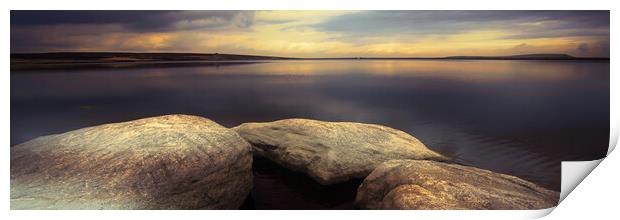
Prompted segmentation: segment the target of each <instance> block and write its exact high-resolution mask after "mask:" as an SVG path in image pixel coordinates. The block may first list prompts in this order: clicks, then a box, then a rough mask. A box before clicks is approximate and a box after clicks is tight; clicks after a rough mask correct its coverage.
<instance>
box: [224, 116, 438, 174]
mask: <svg viewBox="0 0 620 220" xmlns="http://www.w3.org/2000/svg"><path fill="white" fill-rule="evenodd" d="M233 130H235V131H237V132H238V133H239V134H240V135H241V137H243V138H244V139H245V140H247V141H248V142H250V144H252V146H253V150H254V153H255V155H258V156H262V157H265V158H268V159H270V160H272V161H274V162H276V163H278V164H279V165H281V166H283V167H286V168H288V169H290V170H293V171H300V172H305V173H307V174H308V175H309V176H310V177H312V178H313V179H314V180H315V181H317V182H318V183H320V184H323V185H328V184H333V183H338V182H343V181H346V180H349V179H355V178H364V177H366V175H368V174H369V173H370V172H372V170H374V169H375V167H377V166H378V165H379V164H381V163H383V162H384V161H387V160H391V159H429V160H439V161H444V160H448V159H447V158H446V157H444V156H442V155H440V154H438V153H436V152H434V151H432V150H429V149H428V148H426V146H424V144H422V142H420V141H419V140H418V139H416V138H414V137H412V136H411V135H409V134H407V133H405V132H402V131H399V130H396V129H392V128H388V127H385V126H380V125H373V124H362V123H352V122H324V121H316V120H308V119H286V120H280V121H274V122H267V123H244V124H241V125H239V126H237V127H234V128H233Z"/></svg>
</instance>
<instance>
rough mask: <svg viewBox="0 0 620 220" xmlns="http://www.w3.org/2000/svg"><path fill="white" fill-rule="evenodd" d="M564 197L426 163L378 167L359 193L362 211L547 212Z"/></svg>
mask: <svg viewBox="0 0 620 220" xmlns="http://www.w3.org/2000/svg"><path fill="white" fill-rule="evenodd" d="M558 199H559V193H558V192H556V191H551V190H547V189H545V188H542V187H539V186H537V185H536V184H534V183H531V182H528V181H525V180H522V179H519V178H517V177H514V176H509V175H505V174H499V173H494V172H491V171H488V170H483V169H478V168H473V167H467V166H462V165H457V164H448V163H442V162H434V161H420V160H392V161H388V162H385V163H383V164H381V166H379V167H377V169H375V170H374V171H373V172H372V173H371V174H370V175H369V176H368V177H366V179H365V180H364V182H363V183H362V185H360V187H359V188H358V190H357V197H356V199H355V205H356V206H357V207H358V208H362V209H545V208H550V207H553V206H555V205H557V203H558Z"/></svg>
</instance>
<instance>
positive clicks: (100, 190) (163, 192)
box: [11, 115, 252, 209]
mask: <svg viewBox="0 0 620 220" xmlns="http://www.w3.org/2000/svg"><path fill="white" fill-rule="evenodd" d="M251 166H252V155H251V147H250V145H249V144H248V143H247V142H246V141H244V140H243V139H242V138H241V137H240V136H239V135H238V134H237V133H236V132H234V131H232V130H230V129H227V128H225V127H222V126H220V125H219V124H217V123H215V122H213V121H211V120H209V119H206V118H202V117H197V116H188V115H166V116H160V117H151V118H145V119H139V120H135V121H129V122H122V123H112V124H105V125H100V126H94V127H88V128H83V129H79V130H75V131H70V132H66V133H63V134H58V135H50V136H44V137H39V138H36V139H33V140H31V141H28V142H25V143H22V144H19V145H16V146H13V147H11V209H236V208H238V207H239V206H240V205H241V204H242V203H243V201H244V199H245V198H246V196H247V195H248V193H249V192H250V190H251V188H252V170H251Z"/></svg>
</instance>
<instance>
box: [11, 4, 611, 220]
mask: <svg viewBox="0 0 620 220" xmlns="http://www.w3.org/2000/svg"><path fill="white" fill-rule="evenodd" d="M612 2H613V1H605V0H588V1H581V0H563V1H540V0H513V1H502V2H501V3H499V2H498V1H483V0H467V1H459V0H438V1H394V0H380V1H376V0H374V1H373V0H358V1H334V0H299V1H291V0H269V1H264V0H263V1H252V0H228V1H189V2H181V1H155V0H151V1H141V2H140V1H126V0H108V1H83V0H55V1H33V0H21V1H11V2H7V1H3V3H2V4H3V6H4V7H3V8H4V9H5V10H4V13H3V14H2V19H3V22H2V26H3V30H5V33H4V34H3V35H2V38H3V40H4V42H5V43H4V44H3V45H2V47H3V49H4V51H5V53H1V55H0V56H2V57H3V58H4V60H5V62H2V67H3V69H4V70H5V72H4V73H3V74H1V77H2V78H1V82H2V83H3V86H2V89H3V90H4V91H3V92H2V95H1V97H2V103H3V106H2V108H0V111H2V113H3V114H2V120H3V123H2V132H0V137H1V138H2V140H3V141H4V143H6V144H7V145H8V144H9V142H10V123H9V120H10V114H9V113H10V107H9V104H8V103H10V96H9V93H10V89H9V88H10V75H9V60H10V58H9V53H10V48H9V46H10V45H9V33H10V23H9V18H10V16H9V11H8V10H9V9H48V10H49V9H89V10H105V9H108V10H111V9H160V10H170V9H194V10H196V9H202V10H214V9H228V10H234V9H237V10H239V9H242V10H260V9H272V10H285V9H289V10H290V9H306V10H307V9H319V10H326V9H329V10H380V9H384V10H390V9H401V10H405V9H406V10H437V9H443V10H466V9H469V10H472V9H477V10H491V9H493V10H533V9H548V10H612V13H611V15H612V21H611V22H612V23H611V24H612V25H611V35H612V36H614V33H616V30H617V24H619V22H618V16H615V14H614V12H615V10H616V9H617V8H616V7H618V6H615V7H613V6H612ZM616 5H617V4H616ZM611 38H612V39H613V37H611ZM611 47H612V48H611V51H612V54H611V57H612V58H613V57H617V56H618V53H617V51H619V50H618V48H617V47H618V46H617V44H614V42H611ZM612 60H613V59H612ZM615 72H617V68H616V67H615V66H614V64H613V62H612V64H611V73H615ZM617 78H618V77H616V75H615V74H611V84H612V87H611V97H612V100H611V115H610V126H611V129H612V130H611V132H610V136H611V138H610V150H609V151H610V152H611V150H612V149H613V147H614V146H615V144H616V143H617V140H618V128H619V126H618V125H619V124H620V123H619V122H620V121H619V120H618V117H617V115H618V107H617V106H618V98H617V97H618V91H617V89H615V87H614V85H618V79H617ZM7 151H8V147H7V148H6V151H5V153H4V154H3V156H2V159H3V162H2V165H1V166H3V169H2V177H4V181H3V186H2V188H1V191H0V192H1V193H2V198H5V199H3V200H1V204H2V208H3V209H4V210H5V211H4V212H3V213H2V214H3V215H7V216H5V217H10V218H15V219H34V218H45V219H63V220H64V219H84V218H86V217H87V218H89V219H106V220H107V219H110V218H149V219H171V218H175V219H180V218H183V219H191V218H227V219H229V218H239V219H241V218H243V219H255V218H269V219H291V218H294V219H312V220H316V219H317V218H340V219H344V218H346V219H357V218H359V219H379V218H385V219H387V218H389V219H414V218H422V219H513V218H536V217H541V216H544V215H546V214H548V213H549V212H550V211H551V210H552V209H547V210H535V211H103V212H102V211H8V210H9V199H8V198H9V188H10V186H9V184H10V183H9V176H10V172H9V161H10V155H9V153H8V152H7ZM614 162H615V161H614ZM591 164H592V163H590V165H591ZM603 164H605V162H603ZM616 164H617V163H616ZM616 168H617V165H616V167H609V166H607V167H606V169H607V170H602V169H603V168H599V169H601V171H600V172H598V173H606V174H607V175H608V176H596V178H597V181H598V182H597V183H600V182H603V183H607V182H614V181H615V183H617V182H618V181H617V179H616V178H615V177H612V176H611V175H610V170H612V171H613V170H614V169H616ZM597 171H599V170H598V169H597V170H595V171H594V173H597ZM614 176H615V175H614ZM606 178H607V179H606ZM588 182H590V183H591V182H592V181H588V180H586V181H584V184H585V183H588ZM591 184H594V183H591ZM608 186H611V185H608ZM586 187H587V186H580V187H578V188H586ZM589 190H590V191H592V189H591V188H589ZM594 190H600V191H598V192H596V193H601V195H603V196H601V197H599V198H602V199H603V200H604V199H605V196H604V195H605V192H604V191H605V189H594ZM616 192H617V191H616ZM614 197H615V198H614ZM569 198H570V196H569ZM607 198H608V199H609V200H607V202H611V201H613V200H611V199H616V198H617V196H614V195H607ZM569 200H570V199H569ZM574 202H577V201H571V203H574ZM604 202H605V201H603V203H604ZM600 203H601V201H583V203H580V205H578V206H577V208H575V209H571V210H563V211H565V213H564V215H561V214H560V213H558V214H557V215H556V216H554V215H552V216H551V217H554V218H555V217H562V216H563V217H571V216H573V215H574V214H575V213H583V212H586V213H590V212H593V213H598V214H600V213H604V212H605V211H609V213H612V212H613V211H614V210H598V207H600ZM588 205H590V206H589V207H588ZM560 206H561V205H560ZM583 207H586V209H585V210H584V209H583ZM588 208H589V209H588Z"/></svg>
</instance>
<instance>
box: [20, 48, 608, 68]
mask: <svg viewBox="0 0 620 220" xmlns="http://www.w3.org/2000/svg"><path fill="white" fill-rule="evenodd" d="M348 59H355V60H363V59H382V60H387V59H394V60H442V59H461V60H609V58H600V57H574V56H570V55H567V54H522V55H513V56H449V57H392V58H382V57H342V58H292V57H274V56H256V55H239V54H219V53H124V52H55V53H12V54H11V67H12V68H13V67H23V66H26V65H27V66H31V65H47V64H91V63H95V64H104V63H132V62H156V61H241V60H244V61H262V60H348Z"/></svg>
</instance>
